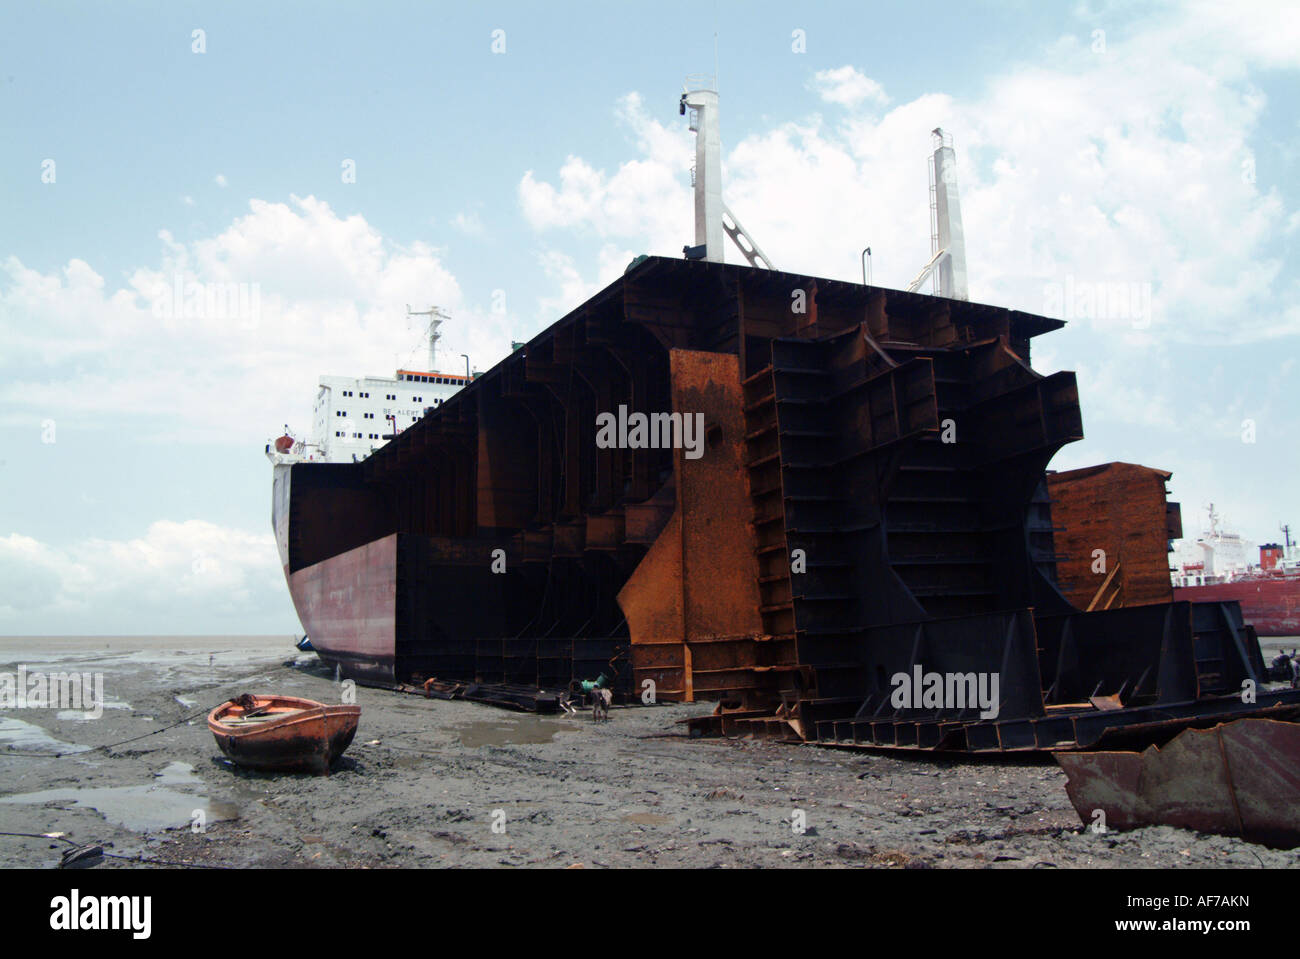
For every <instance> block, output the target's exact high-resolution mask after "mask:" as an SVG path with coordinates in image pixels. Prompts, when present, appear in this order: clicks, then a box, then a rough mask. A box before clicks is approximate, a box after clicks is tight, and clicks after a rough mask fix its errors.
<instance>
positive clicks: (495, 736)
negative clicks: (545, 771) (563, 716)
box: [458, 716, 574, 749]
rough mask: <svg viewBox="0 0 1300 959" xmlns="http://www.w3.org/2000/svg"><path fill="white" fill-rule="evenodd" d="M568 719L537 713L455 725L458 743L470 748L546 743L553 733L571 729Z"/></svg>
mask: <svg viewBox="0 0 1300 959" xmlns="http://www.w3.org/2000/svg"><path fill="white" fill-rule="evenodd" d="M573 730H574V727H573V726H572V725H570V724H569V723H560V722H556V721H555V720H548V719H542V718H540V717H538V716H521V717H520V718H519V719H514V720H498V719H489V720H483V721H482V722H477V723H469V724H468V725H465V726H461V727H459V729H458V732H459V733H460V744H461V745H462V746H468V747H470V748H471V749H472V748H474V747H476V746H530V745H537V744H539V743H549V742H551V741H552V740H553V739H555V734H556V733H568V732H573Z"/></svg>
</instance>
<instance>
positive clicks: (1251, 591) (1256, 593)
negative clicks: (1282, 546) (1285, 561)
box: [1174, 576, 1300, 636]
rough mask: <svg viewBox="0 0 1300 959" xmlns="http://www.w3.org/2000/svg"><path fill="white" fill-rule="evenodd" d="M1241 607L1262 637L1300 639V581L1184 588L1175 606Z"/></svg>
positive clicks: (1253, 581) (1176, 591) (1176, 594)
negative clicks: (1233, 604) (1233, 602)
mask: <svg viewBox="0 0 1300 959" xmlns="http://www.w3.org/2000/svg"><path fill="white" fill-rule="evenodd" d="M1229 600H1236V601H1237V602H1239V603H1241V615H1242V618H1243V619H1245V621H1246V622H1247V623H1249V624H1250V625H1252V626H1254V627H1255V632H1257V633H1258V634H1259V635H1260V636H1300V577H1295V576H1289V577H1286V578H1282V577H1278V578H1277V579H1248V580H1240V581H1238V582H1235V583H1218V584H1216V585H1213V586H1181V587H1178V588H1176V589H1174V601H1175V602H1183V601H1187V602H1192V603H1223V602H1228V601H1229Z"/></svg>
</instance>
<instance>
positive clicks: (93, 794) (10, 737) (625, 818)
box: [0, 637, 1300, 869]
mask: <svg viewBox="0 0 1300 959" xmlns="http://www.w3.org/2000/svg"><path fill="white" fill-rule="evenodd" d="M287 663H293V664H294V665H287ZM20 665H25V666H26V667H27V669H28V670H29V671H36V670H47V671H81V672H86V673H100V674H102V676H103V683H104V686H103V688H104V695H105V698H106V708H104V709H103V711H102V715H101V716H99V717H98V718H94V719H87V718H84V717H83V715H82V714H81V713H79V712H76V711H74V710H60V709H55V708H26V709H6V710H2V711H0V832H7V833H47V832H61V833H65V834H66V837H67V838H69V839H71V840H73V841H75V842H78V843H86V842H98V843H101V844H105V845H106V848H108V850H109V851H110V852H111V853H113V854H115V855H116V856H118V857H122V858H109V859H105V860H104V861H103V862H102V864H101V865H99V866H98V867H96V868H101V869H103V868H132V867H134V868H140V867H141V863H140V862H139V858H143V859H144V860H148V861H153V862H159V861H161V862H166V863H174V864H197V865H209V866H227V867H250V866H253V867H255V866H300V867H302V866H305V867H317V866H320V867H340V866H342V867H377V868H383V867H408V866H413V867H437V866H542V867H551V868H562V867H572V866H583V867H586V868H593V867H607V866H608V867H628V866H655V865H660V866H684V867H754V866H763V867H775V866H783V867H794V866H827V867H881V868H949V867H957V868H984V867H995V868H1053V867H1057V868H1061V867H1110V866H1129V867H1151V868H1168V867H1185V866H1191V867H1198V866H1199V867H1204V866H1221V867H1238V868H1258V867H1259V866H1261V865H1265V866H1282V867H1284V866H1292V865H1296V864H1300V851H1279V850H1270V849H1267V848H1265V847H1263V846H1258V845H1253V844H1250V843H1246V842H1243V841H1241V840H1237V839H1231V838H1226V837H1217V836H1200V835H1197V834H1196V833H1192V832H1188V831H1186V830H1179V829H1173V828H1169V827H1158V828H1147V829H1140V830H1135V831H1132V832H1127V833H1116V832H1110V833H1105V834H1094V833H1092V832H1090V831H1088V830H1085V829H1084V828H1083V826H1082V824H1081V823H1080V821H1079V817H1078V815H1077V814H1076V813H1075V811H1074V809H1073V807H1072V806H1071V805H1070V803H1069V800H1068V798H1067V796H1066V793H1065V785H1064V784H1065V777H1064V774H1063V773H1062V772H1061V771H1060V769H1059V768H1058V767H1057V766H1056V764H1055V763H1053V762H1051V761H1050V760H1048V761H1041V760H987V759H986V760H979V761H971V760H961V761H958V760H953V759H948V758H940V757H932V756H918V757H906V758H895V757H893V756H887V755H879V754H875V755H873V754H866V753H858V752H850V751H840V750H828V749H819V748H814V747H800V746H791V745H785V744H779V743H769V742H756V741H748V740H708V739H706V740H699V739H695V740H692V739H690V738H688V737H687V735H686V733H685V729H684V727H683V726H681V725H679V720H681V719H684V718H686V717H688V716H692V715H697V714H700V713H704V712H708V711H709V710H710V709H711V708H712V707H711V704H696V705H691V706H680V705H663V706H655V707H634V708H618V707H616V708H615V709H613V711H612V714H611V719H610V721H609V722H607V723H599V724H597V723H593V722H592V720H591V717H590V716H589V715H587V714H582V715H579V716H577V717H538V716H533V715H527V714H520V713H513V712H507V711H504V710H499V709H494V708H491V707H486V706H480V705H476V704H472V703H465V702H443V701H438V700H426V699H423V698H420V697H416V696H408V695H402V694H397V693H392V692H387V691H381V690H375V689H366V688H359V689H358V690H357V691H356V692H357V703H358V704H359V705H360V706H361V707H362V716H361V724H360V727H359V730H358V733H357V737H356V740H355V742H354V743H353V745H352V746H351V748H350V749H349V750H348V753H347V755H346V756H345V757H344V758H343V760H342V761H341V762H340V763H339V764H338V766H337V767H336V769H335V771H334V772H333V774H332V775H330V776H328V777H314V776H309V775H276V774H266V773H256V772H248V771H244V770H240V769H238V768H237V767H234V766H232V765H230V764H229V762H228V761H227V760H226V759H225V758H224V757H223V756H222V755H221V753H220V752H219V750H218V749H217V747H216V744H215V743H214V741H213V739H212V736H211V734H210V733H209V732H208V730H207V728H206V726H205V724H204V721H203V716H202V715H201V713H202V712H203V711H204V710H205V709H206V708H210V707H212V706H214V705H216V704H217V703H219V702H222V701H224V700H225V699H227V698H229V697H230V696H233V695H235V694H237V693H240V692H245V691H256V692H269V691H274V692H277V693H282V694H287V695H293V696H304V697H308V698H312V699H317V700H321V701H325V702H337V701H338V700H339V696H340V688H339V686H338V685H337V684H336V683H335V682H334V680H333V677H332V676H331V675H330V674H329V673H328V672H326V671H325V670H323V669H321V668H320V667H319V666H318V665H317V664H316V660H315V657H314V656H311V655H301V654H298V653H297V652H296V651H295V650H294V649H293V648H292V646H291V645H290V642H289V639H288V638H287V637H270V638H253V637H237V638H215V639H213V638H184V639H169V638H148V639H143V640H142V639H125V638H123V639H104V638H94V639H48V638H41V639H13V638H8V639H0V670H3V671H11V672H12V671H14V670H16V669H17V668H18V667H19V666H20ZM137 737H139V738H137ZM124 740H134V741H133V742H129V743H125V744H124V745H120V746H116V747H115V748H113V749H111V750H97V749H94V748H93V747H95V746H98V745H102V744H106V743H119V742H122V741H124ZM54 753H60V754H62V755H61V756H60V757H59V758H54V757H53V756H52V755H51V754H54ZM796 811H798V812H801V813H802V821H803V823H804V825H805V828H804V829H803V831H802V832H799V831H796V829H795V828H794V827H793V824H792V820H796V819H798V818H799V815H798V812H796ZM66 848H68V847H67V844H66V843H63V842H61V841H59V840H51V839H43V838H20V837H12V836H4V837H0V864H3V865H5V866H11V867H12V866H28V867H49V866H54V865H55V864H57V862H58V860H59V857H60V855H61V854H62V852H63V851H64V850H65V849H66ZM130 857H139V858H137V860H136V861H132V859H131V858H130Z"/></svg>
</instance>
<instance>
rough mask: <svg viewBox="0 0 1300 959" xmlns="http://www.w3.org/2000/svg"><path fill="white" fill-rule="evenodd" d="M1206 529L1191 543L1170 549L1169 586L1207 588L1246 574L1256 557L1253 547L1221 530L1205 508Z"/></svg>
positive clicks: (1211, 510) (1215, 515) (1183, 542)
mask: <svg viewBox="0 0 1300 959" xmlns="http://www.w3.org/2000/svg"><path fill="white" fill-rule="evenodd" d="M1208 512H1209V528H1208V529H1207V530H1205V531H1204V532H1203V533H1202V534H1201V536H1199V537H1198V538H1197V539H1196V540H1195V541H1192V540H1190V539H1183V540H1180V541H1179V542H1178V544H1177V545H1176V546H1175V547H1174V555H1173V583H1174V585H1175V586H1208V585H1212V584H1215V583H1228V582H1232V581H1233V580H1234V579H1235V578H1236V577H1238V576H1241V575H1242V574H1244V573H1247V572H1249V571H1250V570H1252V569H1253V568H1254V567H1255V566H1257V565H1258V564H1257V561H1256V559H1255V557H1257V556H1258V555H1259V550H1258V548H1257V547H1256V545H1255V544H1254V543H1253V542H1251V541H1250V540H1247V539H1243V538H1242V537H1241V535H1240V534H1238V533H1235V532H1231V531H1229V530H1225V529H1223V528H1222V526H1221V525H1220V522H1221V519H1222V518H1221V517H1220V516H1219V514H1218V513H1217V512H1215V510H1214V504H1213V503H1211V504H1210V506H1209V508H1208Z"/></svg>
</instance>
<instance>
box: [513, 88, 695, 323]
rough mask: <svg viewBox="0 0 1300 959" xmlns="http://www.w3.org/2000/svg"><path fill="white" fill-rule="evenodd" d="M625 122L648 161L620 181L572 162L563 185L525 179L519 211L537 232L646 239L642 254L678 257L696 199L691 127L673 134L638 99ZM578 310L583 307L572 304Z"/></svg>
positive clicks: (628, 167) (623, 109) (628, 168)
mask: <svg viewBox="0 0 1300 959" xmlns="http://www.w3.org/2000/svg"><path fill="white" fill-rule="evenodd" d="M615 112H616V116H617V118H618V120H619V121H620V122H621V123H622V124H623V125H624V126H625V127H626V128H628V129H629V130H630V131H631V132H632V134H633V135H634V137H635V138H636V144H637V148H638V150H639V152H640V153H641V157H640V158H638V159H635V160H629V161H628V162H626V163H624V164H622V165H621V166H620V167H619V168H618V170H616V171H615V172H614V173H613V174H606V173H605V172H604V171H598V170H596V169H594V168H593V167H592V166H591V165H590V164H589V163H587V161H585V160H583V159H581V158H580V157H574V156H571V157H569V158H568V159H567V160H566V161H565V163H564V165H563V166H562V167H561V168H560V172H559V186H558V187H556V186H554V185H552V184H551V183H548V182H546V181H541V180H538V179H536V178H535V177H534V175H533V171H532V170H529V171H527V172H525V173H524V176H523V178H522V179H521V180H520V183H519V204H520V208H521V209H522V211H523V214H524V217H525V219H526V220H527V221H528V223H529V224H530V225H531V226H532V227H533V228H534V229H537V230H552V229H566V228H574V227H581V228H582V229H584V230H590V231H591V232H593V233H594V234H595V235H596V236H597V237H599V238H601V239H606V238H624V239H626V238H630V237H641V238H644V239H645V241H646V243H647V244H648V245H647V246H646V247H645V249H643V250H641V251H639V252H646V251H648V250H655V251H657V252H663V251H664V250H665V249H666V248H672V246H673V245H674V244H675V245H676V250H675V252H676V253H680V252H681V247H682V245H683V243H684V242H685V241H686V240H689V239H690V236H685V237H683V225H685V228H686V230H687V231H689V229H690V222H691V221H690V216H691V197H690V192H689V190H688V189H686V188H685V187H684V183H685V180H684V176H685V173H686V171H687V170H688V169H689V165H690V157H691V156H692V155H693V153H692V151H693V150H694V146H693V144H692V142H691V139H690V135H689V134H688V132H687V131H686V129H685V127H684V126H683V127H682V128H680V129H669V128H667V127H665V126H664V125H663V124H661V123H660V122H659V121H658V120H655V119H653V118H652V117H650V116H649V115H648V114H647V113H646V112H645V110H644V108H643V106H642V103H641V98H640V96H639V95H637V94H635V93H633V94H628V95H627V96H625V97H623V98H622V99H621V100H619V102H618V105H617V108H616V111H615ZM572 305H573V306H576V305H577V304H576V303H574V304H572Z"/></svg>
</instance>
